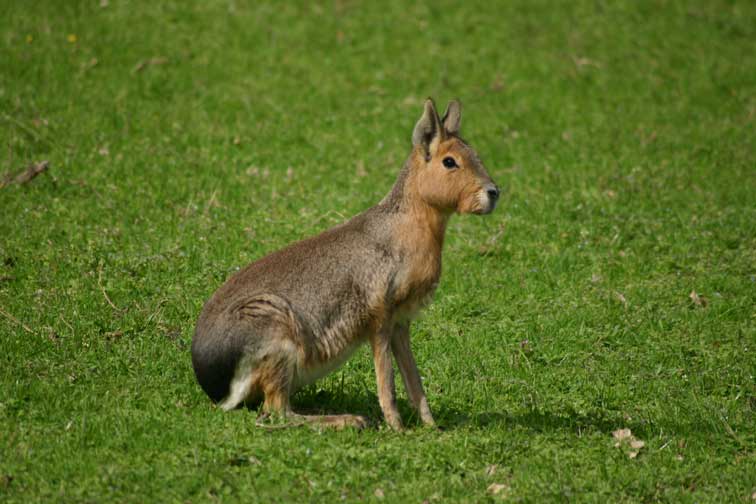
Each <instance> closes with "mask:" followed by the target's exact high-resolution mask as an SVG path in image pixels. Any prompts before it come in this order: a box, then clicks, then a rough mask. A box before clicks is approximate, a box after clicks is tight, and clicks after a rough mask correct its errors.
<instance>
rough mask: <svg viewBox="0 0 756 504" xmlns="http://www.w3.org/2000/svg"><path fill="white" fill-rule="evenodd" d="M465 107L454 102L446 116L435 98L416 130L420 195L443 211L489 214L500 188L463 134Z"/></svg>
mask: <svg viewBox="0 0 756 504" xmlns="http://www.w3.org/2000/svg"><path fill="white" fill-rule="evenodd" d="M461 119H462V106H461V105H460V103H459V102H458V101H456V100H455V101H452V102H450V103H449V106H448V107H447V109H446V113H445V114H444V117H443V118H440V117H439V116H438V112H436V107H435V105H434V104H433V100H431V99H428V100H426V102H425V108H424V110H423V115H422V117H421V118H420V120H419V121H418V122H417V124H416V125H415V131H414V132H413V133H412V144H413V147H414V151H413V161H414V162H413V165H414V166H413V168H414V171H415V173H414V177H415V182H416V184H417V185H416V188H417V191H418V193H419V196H420V197H421V198H422V199H423V200H424V201H425V202H426V203H427V204H429V205H431V206H433V207H435V208H438V209H439V210H442V211H448V212H459V213H474V214H487V213H491V212H492V211H493V209H494V207H496V201H497V200H498V199H499V188H498V187H496V184H494V182H493V180H491V177H490V176H489V175H488V172H486V169H485V167H484V166H483V163H482V162H481V161H480V159H479V158H478V155H477V154H476V153H475V151H474V150H473V149H472V148H471V147H470V146H469V145H467V144H466V143H465V142H464V141H463V140H462V139H461V138H460V137H459V127H460V122H461Z"/></svg>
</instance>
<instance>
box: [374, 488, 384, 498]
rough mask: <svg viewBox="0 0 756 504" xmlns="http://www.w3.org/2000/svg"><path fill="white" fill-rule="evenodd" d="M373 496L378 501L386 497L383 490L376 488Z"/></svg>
mask: <svg viewBox="0 0 756 504" xmlns="http://www.w3.org/2000/svg"><path fill="white" fill-rule="evenodd" d="M373 495H375V496H376V497H377V498H378V499H383V498H384V497H385V496H386V495H385V494H384V493H383V489H382V488H376V489H375V492H373Z"/></svg>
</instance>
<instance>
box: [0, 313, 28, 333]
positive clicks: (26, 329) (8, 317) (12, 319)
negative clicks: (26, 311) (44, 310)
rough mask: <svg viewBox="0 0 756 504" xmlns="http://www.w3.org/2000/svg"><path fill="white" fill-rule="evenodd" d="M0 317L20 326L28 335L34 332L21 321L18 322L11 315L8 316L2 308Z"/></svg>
mask: <svg viewBox="0 0 756 504" xmlns="http://www.w3.org/2000/svg"><path fill="white" fill-rule="evenodd" d="M0 315H3V316H4V317H6V318H7V319H8V320H10V321H11V322H14V323H16V324H17V325H20V326H21V327H23V328H24V330H25V331H26V332H29V333H32V334H33V333H34V331H33V330H32V328H31V327H29V326H28V325H26V324H24V323H23V322H21V321H20V320H18V319H17V318H16V317H14V316H13V315H11V314H10V313H8V312H7V311H5V310H3V309H2V308H0Z"/></svg>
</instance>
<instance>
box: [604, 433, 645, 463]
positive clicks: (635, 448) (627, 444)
mask: <svg viewBox="0 0 756 504" xmlns="http://www.w3.org/2000/svg"><path fill="white" fill-rule="evenodd" d="M612 437H613V438H614V439H616V440H617V442H616V443H614V447H615V448H621V449H624V450H625V452H626V454H627V456H628V457H629V458H631V459H634V458H636V457H637V456H638V453H640V451H641V448H643V447H644V446H646V443H645V442H644V441H642V440H640V439H638V438H636V437H635V436H633V433H632V431H631V430H630V429H617V430H616V431H613V432H612Z"/></svg>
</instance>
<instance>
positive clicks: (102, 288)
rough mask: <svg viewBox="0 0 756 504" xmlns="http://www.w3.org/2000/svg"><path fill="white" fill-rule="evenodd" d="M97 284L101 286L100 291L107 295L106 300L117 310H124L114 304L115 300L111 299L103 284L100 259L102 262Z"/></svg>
mask: <svg viewBox="0 0 756 504" xmlns="http://www.w3.org/2000/svg"><path fill="white" fill-rule="evenodd" d="M97 286H98V287H100V291H102V295H103V296H105V301H107V302H108V304H109V305H110V306H111V308H113V309H114V310H115V311H117V312H123V311H124V310H122V309H121V308H118V307H117V306H116V305H115V304H113V301H111V300H110V296H108V293H107V292H105V288H104V287H103V286H102V261H100V264H99V266H98V268H97Z"/></svg>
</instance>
